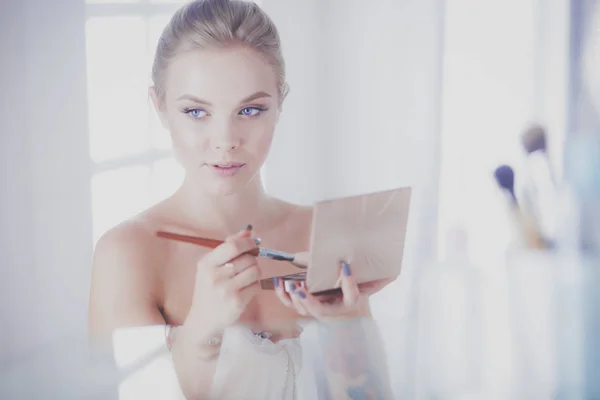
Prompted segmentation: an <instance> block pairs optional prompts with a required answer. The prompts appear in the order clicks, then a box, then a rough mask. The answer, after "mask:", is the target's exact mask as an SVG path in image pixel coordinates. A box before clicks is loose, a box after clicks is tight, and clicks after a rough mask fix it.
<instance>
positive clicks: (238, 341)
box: [211, 326, 303, 400]
mask: <svg viewBox="0 0 600 400" xmlns="http://www.w3.org/2000/svg"><path fill="white" fill-rule="evenodd" d="M301 369H302V365H301V350H300V344H299V340H298V339H285V340H281V341H279V342H277V343H274V342H272V341H271V340H270V339H269V335H268V333H260V334H255V333H253V332H251V331H250V330H249V329H248V328H246V327H244V326H234V327H231V328H229V329H227V331H226V332H225V334H224V336H223V342H222V345H221V354H220V356H219V360H218V362H217V369H216V372H215V377H214V380H213V390H212V392H211V399H215V400H217V399H218V400H288V399H289V400H292V399H299V398H301V397H300V394H299V393H298V392H299V386H300V385H299V380H300V375H301V372H302V371H301ZM302 397H303V396H302Z"/></svg>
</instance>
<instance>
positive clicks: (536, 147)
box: [521, 124, 556, 185]
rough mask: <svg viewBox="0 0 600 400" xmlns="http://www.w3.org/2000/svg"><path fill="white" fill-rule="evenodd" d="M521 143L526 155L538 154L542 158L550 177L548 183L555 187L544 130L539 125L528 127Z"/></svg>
mask: <svg viewBox="0 0 600 400" xmlns="http://www.w3.org/2000/svg"><path fill="white" fill-rule="evenodd" d="M521 143H522V144H523V148H524V149H525V151H526V152H527V154H528V155H530V156H531V155H533V154H539V155H541V156H542V157H543V159H544V163H545V164H546V165H545V169H546V172H547V173H548V176H549V177H550V181H551V182H552V184H553V185H556V177H555V175H554V169H553V168H552V164H551V162H550V156H549V154H548V144H547V134H546V129H544V127H543V126H541V125H539V124H533V125H531V126H529V128H527V129H526V130H525V132H523V134H522V135H521Z"/></svg>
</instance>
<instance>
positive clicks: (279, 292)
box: [273, 277, 294, 307]
mask: <svg viewBox="0 0 600 400" xmlns="http://www.w3.org/2000/svg"><path fill="white" fill-rule="evenodd" d="M273 287H274V288H275V295H276V296H277V297H278V298H279V300H280V301H281V302H282V303H283V304H284V305H286V306H288V307H294V304H293V303H292V299H291V298H290V294H289V293H288V292H286V290H285V287H284V282H283V281H282V280H281V279H279V278H277V277H273Z"/></svg>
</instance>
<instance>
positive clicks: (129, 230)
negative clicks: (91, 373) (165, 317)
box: [89, 215, 164, 331]
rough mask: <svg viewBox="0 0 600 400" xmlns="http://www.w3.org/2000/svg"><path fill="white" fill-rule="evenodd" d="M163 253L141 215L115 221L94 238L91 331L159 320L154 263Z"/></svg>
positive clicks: (90, 311)
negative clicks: (97, 238)
mask: <svg viewBox="0 0 600 400" xmlns="http://www.w3.org/2000/svg"><path fill="white" fill-rule="evenodd" d="M163 256H164V250H163V249H162V248H161V245H160V243H159V242H158V240H157V238H156V237H155V236H154V234H153V229H152V221H151V220H149V219H148V218H147V217H146V216H145V215H140V216H138V217H136V218H133V219H131V220H128V221H125V222H123V223H121V224H119V225H118V226H116V227H114V228H112V229H110V230H109V231H107V232H106V233H105V234H104V235H103V236H102V237H101V238H100V239H99V240H98V243H97V244H96V248H95V250H94V257H93V265H92V279H91V285H90V304H89V307H90V309H89V313H90V315H89V322H90V328H91V330H92V331H107V330H113V329H116V328H119V327H125V326H138V325H149V324H156V323H162V322H161V316H160V313H159V312H158V301H159V295H160V290H159V288H160V286H159V278H160V274H159V268H158V266H159V265H160V263H161V259H162V257H163Z"/></svg>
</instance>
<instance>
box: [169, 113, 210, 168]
mask: <svg viewBox="0 0 600 400" xmlns="http://www.w3.org/2000/svg"><path fill="white" fill-rule="evenodd" d="M190 125H191V124H190V123H189V121H182V118H172V119H170V121H169V128H170V135H171V141H172V143H173V151H174V152H175V156H176V157H177V159H178V160H179V162H180V163H181V164H183V165H184V166H188V165H190V164H198V163H199V162H201V161H202V160H201V157H200V155H201V154H203V153H204V152H205V150H206V147H207V145H208V144H207V139H206V137H205V135H199V134H198V133H197V132H195V131H194V129H192V127H191V126H190Z"/></svg>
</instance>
